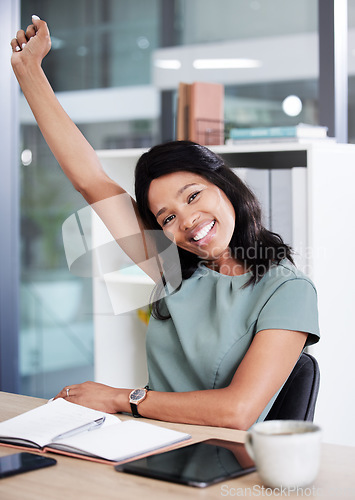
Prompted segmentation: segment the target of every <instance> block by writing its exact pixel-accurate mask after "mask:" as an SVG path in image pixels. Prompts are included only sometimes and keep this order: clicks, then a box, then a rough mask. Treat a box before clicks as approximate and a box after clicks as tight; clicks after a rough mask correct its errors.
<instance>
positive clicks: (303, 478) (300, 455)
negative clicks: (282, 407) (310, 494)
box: [245, 420, 321, 488]
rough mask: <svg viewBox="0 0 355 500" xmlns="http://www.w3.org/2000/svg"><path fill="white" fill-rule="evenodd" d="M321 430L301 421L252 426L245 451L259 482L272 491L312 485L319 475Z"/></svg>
mask: <svg viewBox="0 0 355 500" xmlns="http://www.w3.org/2000/svg"><path fill="white" fill-rule="evenodd" d="M320 445H321V429H320V427H318V426H317V425H315V424H313V423H312V422H304V421H301V420H268V421H266V422H259V423H257V424H255V425H254V426H253V427H252V428H251V429H250V430H249V431H248V432H247V436H246V443H245V447H246V449H247V451H248V453H249V455H250V457H251V458H252V459H253V460H254V462H255V465H256V468H257V471H258V473H259V474H260V476H261V479H262V480H263V482H264V483H265V484H266V485H267V486H271V487H273V488H275V487H280V486H284V487H286V488H294V487H302V486H306V485H309V484H311V483H312V482H313V481H314V480H315V478H316V476H317V473H318V469H319V462H320V449H321V446H320Z"/></svg>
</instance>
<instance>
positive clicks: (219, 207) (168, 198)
mask: <svg viewBox="0 0 355 500" xmlns="http://www.w3.org/2000/svg"><path fill="white" fill-rule="evenodd" d="M148 203H149V209H150V210H151V212H152V213H153V214H154V216H155V217H156V219H157V221H158V223H159V225H160V226H161V227H162V229H163V231H164V232H165V234H166V235H167V237H168V238H170V239H171V240H173V241H174V242H175V243H176V245H177V246H178V247H180V248H183V249H185V250H188V251H189V252H192V253H194V254H196V255H198V256H199V257H201V258H202V259H205V260H208V261H214V262H216V263H218V261H219V259H223V258H225V257H226V254H227V253H228V254H229V247H228V245H229V243H230V240H231V238H232V235H233V232H234V226H235V212H234V208H233V205H232V204H231V202H230V201H229V199H228V198H227V196H226V194H225V193H224V192H223V191H222V190H221V189H219V188H218V187H217V186H215V185H214V184H212V183H211V182H209V181H208V180H206V179H205V178H204V177H201V176H200V175H197V174H194V173H191V172H185V171H183V172H174V173H171V174H167V175H164V176H162V177H159V178H157V179H154V180H153V181H152V182H151V184H150V187H149V192H148ZM229 257H230V256H229Z"/></svg>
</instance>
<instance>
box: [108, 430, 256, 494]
mask: <svg viewBox="0 0 355 500" xmlns="http://www.w3.org/2000/svg"><path fill="white" fill-rule="evenodd" d="M115 469H116V470H117V471H119V472H127V473H129V474H138V475H140V476H145V477H151V478H154V479H161V480H164V481H171V482H174V483H179V484H186V485H189V486H197V487H200V488H204V487H206V486H209V485H211V484H215V483H218V482H220V481H225V480H227V479H231V478H234V477H239V476H242V475H244V474H248V473H249V472H253V471H254V470H255V465H254V462H253V461H252V460H251V458H250V457H249V455H248V453H247V451H246V449H245V447H244V444H242V443H234V442H232V441H224V440H220V439H209V440H206V441H202V442H201V443H196V444H191V445H187V446H184V447H183V448H178V449H176V450H171V451H166V452H163V453H158V454H156V455H152V456H150V457H146V458H141V459H138V460H134V461H132V462H128V463H125V464H119V465H116V466H115Z"/></svg>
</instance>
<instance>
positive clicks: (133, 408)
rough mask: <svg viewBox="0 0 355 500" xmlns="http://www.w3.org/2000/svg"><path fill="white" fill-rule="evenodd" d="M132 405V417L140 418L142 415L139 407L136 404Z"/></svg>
mask: <svg viewBox="0 0 355 500" xmlns="http://www.w3.org/2000/svg"><path fill="white" fill-rule="evenodd" d="M130 404H131V411H132V415H133V416H134V417H136V418H139V417H140V416H141V415H140V414H139V412H138V405H137V404H136V403H130Z"/></svg>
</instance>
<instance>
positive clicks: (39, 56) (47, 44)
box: [11, 16, 51, 68]
mask: <svg viewBox="0 0 355 500" xmlns="http://www.w3.org/2000/svg"><path fill="white" fill-rule="evenodd" d="M32 22H33V24H30V25H29V26H28V27H27V29H26V31H24V30H19V31H18V32H17V34H16V38H13V39H12V40H11V47H12V57H11V64H12V66H13V67H14V68H15V67H18V66H20V65H22V64H25V63H29V64H39V65H41V63H42V60H43V59H44V57H45V56H46V55H47V54H48V52H49V51H50V48H51V38H50V34H49V29H48V26H47V23H46V22H45V21H41V19H39V17H37V16H32Z"/></svg>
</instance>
